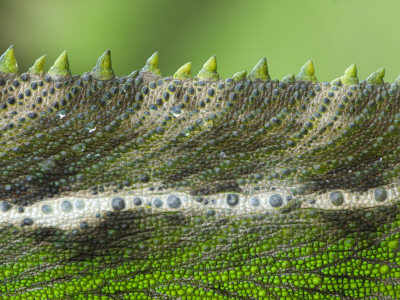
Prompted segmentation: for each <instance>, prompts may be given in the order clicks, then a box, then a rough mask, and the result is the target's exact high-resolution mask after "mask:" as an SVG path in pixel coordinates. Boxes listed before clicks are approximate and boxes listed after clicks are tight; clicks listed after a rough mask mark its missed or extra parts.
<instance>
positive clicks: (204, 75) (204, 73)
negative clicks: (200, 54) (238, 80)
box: [197, 55, 219, 80]
mask: <svg viewBox="0 0 400 300" xmlns="http://www.w3.org/2000/svg"><path fill="white" fill-rule="evenodd" d="M197 78H198V79H206V80H218V79H219V74H218V73H217V57H216V56H215V55H213V56H211V58H210V59H209V60H207V62H206V63H205V64H204V65H203V68H202V69H201V70H200V72H199V73H198V74H197Z"/></svg>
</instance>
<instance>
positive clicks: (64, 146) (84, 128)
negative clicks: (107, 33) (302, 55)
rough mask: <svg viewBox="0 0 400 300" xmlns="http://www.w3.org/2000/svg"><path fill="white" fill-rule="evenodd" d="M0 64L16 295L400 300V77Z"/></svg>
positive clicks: (6, 211)
mask: <svg viewBox="0 0 400 300" xmlns="http://www.w3.org/2000/svg"><path fill="white" fill-rule="evenodd" d="M45 59H46V56H42V57H40V58H39V59H38V60H36V62H35V63H34V65H33V66H32V67H31V68H30V69H29V70H27V71H26V72H25V73H21V74H19V73H18V65H17V61H16V58H15V54H14V47H13V46H11V47H10V48H8V49H7V50H6V52H5V53H4V54H3V55H2V56H1V57H0V95H1V96H0V97H1V98H0V228H1V229H0V295H1V299H399V298H400V279H399V278H400V250H399V238H400V230H399V225H400V207H399V205H400V202H399V193H400V190H399V174H400V158H399V154H400V140H399V138H398V136H399V130H400V88H399V87H400V78H398V79H397V80H396V81H395V82H394V83H391V84H390V83H385V82H384V81H383V78H384V75H385V69H384V68H382V69H379V70H377V71H376V72H373V73H372V74H371V75H370V76H369V77H368V78H367V79H366V80H362V81H359V79H358V77H357V68H356V65H355V64H352V65H351V66H349V68H348V69H346V71H345V72H344V75H342V76H340V77H339V78H337V79H334V80H333V81H331V82H319V81H318V80H317V78H316V75H315V70H314V64H313V61H312V60H310V61H308V62H307V63H306V64H305V65H304V66H303V67H302V68H301V70H300V72H299V73H298V75H295V74H294V73H292V74H289V75H287V76H285V77H284V78H283V79H282V80H271V77H270V74H269V69H268V65H267V60H266V58H262V59H261V60H260V61H259V62H258V63H257V64H256V65H255V67H254V68H253V69H252V71H251V72H249V73H248V74H247V72H246V71H241V72H238V73H236V74H234V75H233V77H232V78H228V79H220V78H219V75H218V73H217V60H216V57H215V56H212V57H211V58H210V59H209V60H208V61H207V62H206V63H205V64H204V66H203V67H202V69H201V70H200V71H199V72H198V74H197V75H196V76H192V74H191V72H192V71H191V69H192V64H191V63H190V62H189V63H186V64H184V65H183V66H182V67H181V68H179V69H178V71H177V72H176V73H175V74H174V75H172V76H167V77H162V75H161V72H160V70H159V67H158V53H157V52H156V53H154V54H153V55H152V56H151V57H150V58H149V59H148V61H147V62H146V64H145V66H144V67H143V68H142V69H140V70H135V71H133V72H132V73H131V74H130V75H128V76H120V77H118V76H116V75H115V74H114V71H113V69H112V64H111V53H110V51H109V50H107V51H106V52H105V53H104V54H103V55H102V56H101V57H100V58H99V59H98V61H97V64H96V66H95V67H94V68H93V70H92V71H90V72H87V73H84V74H82V75H80V76H72V75H71V72H70V70H69V61H68V55H67V52H66V51H65V52H63V53H62V54H61V56H60V57H59V58H58V59H57V60H56V61H55V63H54V65H53V66H52V67H51V68H50V69H49V70H48V71H47V72H46V71H45V70H44V65H45Z"/></svg>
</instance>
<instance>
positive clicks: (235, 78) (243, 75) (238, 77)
mask: <svg viewBox="0 0 400 300" xmlns="http://www.w3.org/2000/svg"><path fill="white" fill-rule="evenodd" d="M246 75H247V71H240V72H237V73H235V75H233V81H242V80H245V79H246Z"/></svg>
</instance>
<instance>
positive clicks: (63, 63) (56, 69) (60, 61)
mask: <svg viewBox="0 0 400 300" xmlns="http://www.w3.org/2000/svg"><path fill="white" fill-rule="evenodd" d="M48 73H49V75H51V76H53V77H68V76H71V71H70V70H69V62H68V54H67V51H64V52H63V53H61V55H60V56H59V57H58V58H57V60H56V61H55V63H54V65H53V66H52V67H51V68H50V70H49V72H48Z"/></svg>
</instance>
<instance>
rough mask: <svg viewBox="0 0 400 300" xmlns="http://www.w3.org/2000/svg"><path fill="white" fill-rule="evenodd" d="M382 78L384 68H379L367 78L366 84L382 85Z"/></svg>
mask: <svg viewBox="0 0 400 300" xmlns="http://www.w3.org/2000/svg"><path fill="white" fill-rule="evenodd" d="M383 77H385V68H380V69H379V70H376V71H375V72H374V73H372V74H371V75H369V76H368V78H367V83H371V84H383V83H384V82H383Z"/></svg>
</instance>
